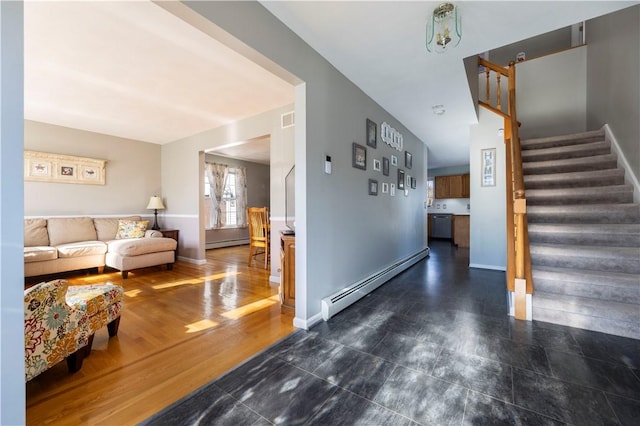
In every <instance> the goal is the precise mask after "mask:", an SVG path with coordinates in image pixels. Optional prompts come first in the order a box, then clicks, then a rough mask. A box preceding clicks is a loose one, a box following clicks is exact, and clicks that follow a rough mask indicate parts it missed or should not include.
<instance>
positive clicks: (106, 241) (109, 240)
mask: <svg viewBox="0 0 640 426" xmlns="http://www.w3.org/2000/svg"><path fill="white" fill-rule="evenodd" d="M120 220H121V219H117V218H90V217H65V218H49V219H42V218H36V219H25V221H24V275H25V277H32V276H37V275H49V274H55V273H58V272H65V271H73V270H77V269H88V268H102V267H104V266H108V267H111V268H115V269H118V270H120V271H122V277H123V278H127V275H128V272H129V271H130V270H132V269H137V268H146V267H148V266H156V265H162V264H166V265H167V268H168V269H172V267H173V263H174V262H175V250H176V247H177V242H176V241H175V240H174V239H172V238H164V237H163V236H162V233H161V232H160V231H152V230H147V231H146V232H145V233H144V236H142V237H141V238H124V239H117V236H118V231H119V225H121V224H122V222H120ZM122 220H127V221H140V217H139V216H132V217H127V218H122Z"/></svg>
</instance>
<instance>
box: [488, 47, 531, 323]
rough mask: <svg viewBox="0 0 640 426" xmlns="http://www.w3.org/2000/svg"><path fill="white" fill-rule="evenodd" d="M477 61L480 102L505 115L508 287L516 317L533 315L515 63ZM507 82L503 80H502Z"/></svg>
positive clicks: (525, 317) (524, 317)
mask: <svg viewBox="0 0 640 426" xmlns="http://www.w3.org/2000/svg"><path fill="white" fill-rule="evenodd" d="M478 65H479V66H482V67H484V68H485V74H486V85H487V87H486V93H485V99H484V100H479V101H478V102H479V104H480V105H481V106H482V107H484V108H486V109H488V110H489V111H492V112H494V113H496V114H498V115H500V116H502V117H503V118H504V143H505V151H506V159H505V160H506V196H507V289H508V290H509V291H510V292H512V293H514V295H515V297H514V301H515V312H514V316H515V317H516V318H517V319H529V320H530V319H531V306H530V305H529V306H527V300H530V298H527V296H526V295H527V294H533V278H532V274H531V255H530V251H529V233H528V225H527V200H526V198H525V191H524V176H523V172H522V153H521V148H520V136H519V134H518V129H519V127H520V123H519V122H518V117H517V114H516V67H515V63H514V62H511V63H509V68H508V69H505V68H503V67H501V66H499V65H496V64H494V63H492V62H489V61H487V60H486V59H483V58H478ZM492 76H495V97H494V98H493V99H494V100H493V101H492V93H493V92H492V90H491V88H492V84H491V83H492V81H491V80H492V78H491V77H492ZM502 77H505V78H506V79H507V107H506V110H505V109H504V105H503V102H502V87H501V78H502ZM503 84H504V82H503Z"/></svg>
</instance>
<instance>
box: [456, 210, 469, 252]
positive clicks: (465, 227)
mask: <svg viewBox="0 0 640 426" xmlns="http://www.w3.org/2000/svg"><path fill="white" fill-rule="evenodd" d="M469 219H470V217H469V215H458V214H457V215H454V216H453V244H455V245H457V246H458V247H469Z"/></svg>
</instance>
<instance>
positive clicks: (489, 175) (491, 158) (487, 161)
mask: <svg viewBox="0 0 640 426" xmlns="http://www.w3.org/2000/svg"><path fill="white" fill-rule="evenodd" d="M480 159H481V165H480V173H481V176H482V180H481V182H480V183H481V186H496V149H495V148H487V149H483V150H481V151H480Z"/></svg>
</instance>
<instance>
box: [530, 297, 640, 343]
mask: <svg viewBox="0 0 640 426" xmlns="http://www.w3.org/2000/svg"><path fill="white" fill-rule="evenodd" d="M532 308H533V319H534V320H537V321H545V322H551V323H554V324H561V325H566V326H570V327H577V328H583V329H587V330H594V331H599V332H602V333H609V334H615V335H618V336H624V337H630V338H633V339H640V327H638V324H639V323H640V309H638V305H636V304H630V303H619V302H608V301H603V300H597V299H591V298H586V297H575V296H562V295H559V294H548V293H544V292H536V293H535V294H534V296H533V304H532Z"/></svg>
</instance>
